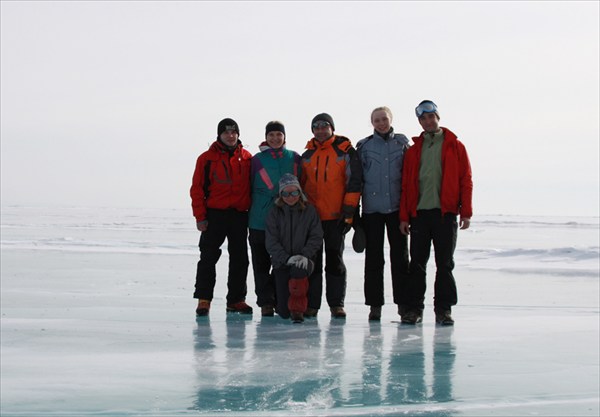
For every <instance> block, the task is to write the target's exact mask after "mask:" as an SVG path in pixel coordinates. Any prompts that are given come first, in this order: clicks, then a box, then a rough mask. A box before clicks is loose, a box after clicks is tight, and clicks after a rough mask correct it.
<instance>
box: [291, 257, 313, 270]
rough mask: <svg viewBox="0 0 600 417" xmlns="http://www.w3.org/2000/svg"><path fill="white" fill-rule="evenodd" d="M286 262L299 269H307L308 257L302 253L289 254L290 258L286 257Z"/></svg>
mask: <svg viewBox="0 0 600 417" xmlns="http://www.w3.org/2000/svg"><path fill="white" fill-rule="evenodd" d="M287 264H288V265H293V266H295V267H296V268H299V269H308V258H307V257H306V256H302V255H294V256H290V259H288V261H287Z"/></svg>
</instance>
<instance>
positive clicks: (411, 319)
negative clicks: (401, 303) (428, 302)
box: [401, 310, 423, 324]
mask: <svg viewBox="0 0 600 417" xmlns="http://www.w3.org/2000/svg"><path fill="white" fill-rule="evenodd" d="M401 321H402V323H405V324H417V323H421V322H422V321H423V312H422V311H419V310H409V311H407V312H406V313H404V314H403V315H402V318H401Z"/></svg>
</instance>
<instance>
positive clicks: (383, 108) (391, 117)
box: [371, 106, 394, 122]
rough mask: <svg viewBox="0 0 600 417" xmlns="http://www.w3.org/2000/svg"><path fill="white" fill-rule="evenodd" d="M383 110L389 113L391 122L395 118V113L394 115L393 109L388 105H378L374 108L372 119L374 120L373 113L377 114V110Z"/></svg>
mask: <svg viewBox="0 0 600 417" xmlns="http://www.w3.org/2000/svg"><path fill="white" fill-rule="evenodd" d="M381 110H383V111H384V112H386V113H387V115H388V116H389V118H390V122H391V121H392V119H393V117H394V116H393V115H392V111H391V110H390V108H389V107H388V106H381V107H377V108H376V109H373V111H372V112H371V121H373V115H374V114H375V112H378V111H381Z"/></svg>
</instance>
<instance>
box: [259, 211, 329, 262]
mask: <svg viewBox="0 0 600 417" xmlns="http://www.w3.org/2000/svg"><path fill="white" fill-rule="evenodd" d="M322 245H323V229H322V228H321V220H320V219H319V215H318V213H317V209H315V207H314V206H313V205H311V204H308V203H307V205H306V207H305V208H304V209H302V208H301V206H300V204H296V205H295V206H292V207H290V206H288V205H287V204H283V205H281V206H279V205H277V204H276V205H275V206H274V207H273V208H272V209H271V211H270V212H269V215H268V217H267V223H266V230H265V246H266V248H267V252H269V254H270V255H271V263H272V264H273V268H281V267H282V266H284V265H285V264H286V262H287V260H288V259H289V257H290V256H292V255H302V256H306V257H307V258H308V259H311V260H312V259H313V258H314V256H315V255H316V253H317V251H318V250H319V249H321V247H322Z"/></svg>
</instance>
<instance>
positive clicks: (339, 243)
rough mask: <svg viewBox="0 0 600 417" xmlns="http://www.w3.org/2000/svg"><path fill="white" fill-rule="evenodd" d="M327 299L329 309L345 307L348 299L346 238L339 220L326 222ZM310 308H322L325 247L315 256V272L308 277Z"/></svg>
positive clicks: (324, 226)
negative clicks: (345, 257)
mask: <svg viewBox="0 0 600 417" xmlns="http://www.w3.org/2000/svg"><path fill="white" fill-rule="evenodd" d="M321 225H322V226H323V242H324V246H325V298H326V299H327V304H328V305H329V307H338V306H339V307H343V306H344V300H345V298H346V265H344V259H343V254H344V238H345V235H344V234H343V233H342V229H341V227H340V222H339V220H325V221H322V222H321ZM308 283H309V284H308V285H309V288H308V307H309V308H316V309H319V308H321V298H322V296H323V247H321V249H320V250H319V251H318V252H317V254H316V255H315V270H314V271H313V273H312V274H311V275H310V276H309V277H308Z"/></svg>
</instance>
